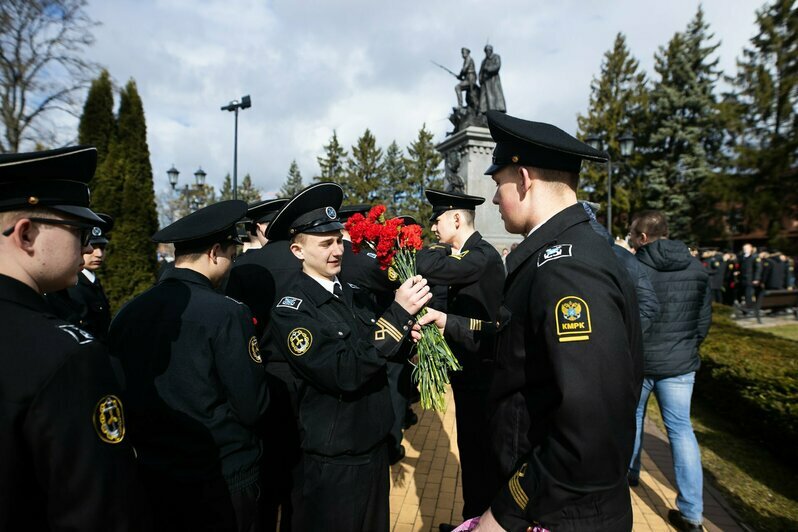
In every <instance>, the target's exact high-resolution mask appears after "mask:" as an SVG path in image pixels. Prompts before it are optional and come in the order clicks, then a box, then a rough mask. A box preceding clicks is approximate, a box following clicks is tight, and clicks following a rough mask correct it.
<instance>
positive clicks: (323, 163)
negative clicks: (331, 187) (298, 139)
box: [313, 130, 347, 183]
mask: <svg viewBox="0 0 798 532" xmlns="http://www.w3.org/2000/svg"><path fill="white" fill-rule="evenodd" d="M346 156H347V153H346V150H345V149H344V148H343V146H341V144H340V143H339V142H338V133H336V131H335V130H333V134H332V137H330V142H329V144H327V145H325V146H324V156H323V157H321V156H320V157H316V160H317V161H318V162H319V168H320V170H321V173H320V174H319V175H317V176H315V177H314V178H313V180H314V181H315V182H317V183H318V182H331V183H342V182H343V181H344V177H345V176H346V166H345V164H346Z"/></svg>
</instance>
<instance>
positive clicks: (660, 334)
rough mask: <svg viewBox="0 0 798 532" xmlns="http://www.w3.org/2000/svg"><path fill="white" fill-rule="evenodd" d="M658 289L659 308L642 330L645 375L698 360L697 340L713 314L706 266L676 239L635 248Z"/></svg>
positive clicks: (664, 373) (685, 369)
mask: <svg viewBox="0 0 798 532" xmlns="http://www.w3.org/2000/svg"><path fill="white" fill-rule="evenodd" d="M636 256H637V260H639V261H640V263H641V264H642V265H643V267H644V268H645V269H646V272H647V273H648V278H649V279H651V284H652V285H654V290H656V292H657V297H659V302H660V306H661V311H660V315H659V318H657V320H656V321H655V322H654V324H653V325H652V327H651V328H650V329H649V330H648V331H647V332H646V334H645V336H644V338H643V340H644V342H643V343H644V346H645V375H646V376H647V377H674V376H676V375H684V374H685V373H689V372H691V371H696V370H697V369H698V368H699V366H700V365H701V360H700V359H699V357H698V346H699V345H700V344H701V342H702V341H703V340H704V338H706V336H707V333H708V332H709V325H710V322H711V320H712V292H711V290H710V288H709V281H708V275H707V272H706V271H704V269H703V268H702V267H701V263H699V262H698V259H696V258H695V257H693V256H692V255H690V250H689V249H687V246H686V245H685V244H684V243H683V242H681V241H679V240H656V241H654V242H652V243H650V244H646V245H645V246H643V247H641V248H640V249H638V250H637V254H636Z"/></svg>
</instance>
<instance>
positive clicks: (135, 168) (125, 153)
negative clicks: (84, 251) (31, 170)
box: [105, 80, 158, 308]
mask: <svg viewBox="0 0 798 532" xmlns="http://www.w3.org/2000/svg"><path fill="white" fill-rule="evenodd" d="M112 157H113V158H114V159H115V160H116V164H115V166H114V168H115V169H116V170H118V173H117V174H115V175H113V177H114V178H115V179H118V180H119V181H120V182H121V183H122V194H121V209H120V211H119V214H118V216H117V218H116V224H115V227H114V231H113V233H112V238H111V242H110V244H109V246H108V259H107V261H106V267H105V278H106V283H105V285H106V292H107V294H108V298H109V299H110V301H111V306H112V307H114V308H119V306H120V305H122V304H124V303H125V302H126V301H127V300H129V299H130V298H132V297H133V296H135V295H136V294H138V293H140V292H142V291H144V290H146V289H147V288H149V287H150V286H152V283H153V282H154V280H155V271H156V267H157V266H156V260H155V245H154V244H153V243H152V242H151V240H150V237H151V236H152V234H153V233H155V232H156V231H157V230H158V215H157V213H156V209H155V192H154V189H153V181H152V166H151V165H150V151H149V147H148V146H147V126H146V123H145V119H144V107H143V105H142V102H141V98H140V97H139V93H138V89H137V88H136V83H135V82H134V81H133V80H130V81H129V82H128V83H127V85H126V86H125V88H124V89H123V90H122V92H121V95H120V103H119V118H118V134H117V138H116V141H115V142H112V144H111V151H110V153H109V156H108V159H111V158H112ZM106 162H107V161H106Z"/></svg>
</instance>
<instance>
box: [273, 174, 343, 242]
mask: <svg viewBox="0 0 798 532" xmlns="http://www.w3.org/2000/svg"><path fill="white" fill-rule="evenodd" d="M343 198H344V190H343V189H342V188H341V187H340V185H337V184H335V183H316V184H313V185H310V186H309V187H307V188H304V189H302V190H300V191H299V192H297V193H296V194H295V195H294V197H293V198H291V199H290V200H288V203H286V204H285V205H284V206H283V208H282V209H280V212H278V213H277V216H275V217H274V220H272V223H271V224H269V229H268V231H267V232H266V238H268V239H269V240H288V239H290V238H291V237H293V236H294V235H296V234H299V233H326V232H328V231H335V230H336V229H343V228H344V225H343V224H342V223H341V222H340V221H339V220H338V212H337V210H338V209H339V208H340V207H341V201H343Z"/></svg>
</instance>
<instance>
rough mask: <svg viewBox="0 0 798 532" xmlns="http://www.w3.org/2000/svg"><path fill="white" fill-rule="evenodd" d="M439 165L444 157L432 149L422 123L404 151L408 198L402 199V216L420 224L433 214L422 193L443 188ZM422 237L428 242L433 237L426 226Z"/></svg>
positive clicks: (430, 138) (430, 137)
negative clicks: (410, 217) (404, 215)
mask: <svg viewBox="0 0 798 532" xmlns="http://www.w3.org/2000/svg"><path fill="white" fill-rule="evenodd" d="M441 162H443V157H441V154H440V153H438V151H437V150H436V149H435V145H434V144H433V142H432V132H431V131H428V130H427V126H426V124H424V125H422V126H421V129H420V130H419V131H418V137H416V140H414V141H413V142H412V143H411V144H410V146H408V148H407V157H406V158H405V168H406V170H407V195H406V196H405V198H404V199H405V201H404V207H405V208H404V209H402V213H401V214H409V215H411V216H413V217H415V218H416V220H418V221H419V222H421V223H422V224H426V223H427V220H429V217H430V216H431V215H432V206H431V205H430V204H429V202H427V199H426V197H425V196H424V191H425V190H426V189H428V188H433V189H441V188H442V187H443V177H442V175H441V169H440V166H441ZM424 236H425V238H427V239H428V240H429V239H430V238H432V235H431V233H430V231H429V228H428V227H425V229H424Z"/></svg>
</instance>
